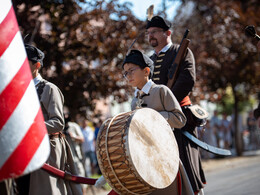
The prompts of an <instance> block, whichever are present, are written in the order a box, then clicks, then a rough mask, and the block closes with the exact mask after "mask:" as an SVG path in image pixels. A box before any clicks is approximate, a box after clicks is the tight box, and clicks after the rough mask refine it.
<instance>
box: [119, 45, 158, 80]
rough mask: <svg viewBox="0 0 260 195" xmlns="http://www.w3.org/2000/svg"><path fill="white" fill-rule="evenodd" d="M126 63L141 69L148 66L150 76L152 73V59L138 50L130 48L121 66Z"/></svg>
mask: <svg viewBox="0 0 260 195" xmlns="http://www.w3.org/2000/svg"><path fill="white" fill-rule="evenodd" d="M126 63H132V64H135V65H138V66H139V67H140V68H142V69H144V68H145V67H148V68H150V76H152V75H153V69H154V67H153V61H152V60H151V59H150V58H149V57H148V56H147V55H145V54H143V53H142V52H141V51H139V50H136V49H132V50H131V51H130V52H129V54H128V55H127V56H126V57H125V60H124V62H123V65H122V67H124V65H125V64H126Z"/></svg>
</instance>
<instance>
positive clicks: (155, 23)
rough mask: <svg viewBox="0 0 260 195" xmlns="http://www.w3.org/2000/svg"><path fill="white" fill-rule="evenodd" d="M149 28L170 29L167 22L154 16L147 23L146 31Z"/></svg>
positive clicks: (169, 24)
mask: <svg viewBox="0 0 260 195" xmlns="http://www.w3.org/2000/svg"><path fill="white" fill-rule="evenodd" d="M150 27H158V28H162V29H163V30H169V29H170V28H171V23H170V22H169V21H167V20H164V19H163V18H162V17H161V16H154V17H153V18H152V19H151V20H148V21H147V24H146V29H148V28H150Z"/></svg>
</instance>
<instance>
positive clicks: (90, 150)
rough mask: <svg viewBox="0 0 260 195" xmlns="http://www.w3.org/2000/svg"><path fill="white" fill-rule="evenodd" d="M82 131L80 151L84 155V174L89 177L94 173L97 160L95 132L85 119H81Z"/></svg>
mask: <svg viewBox="0 0 260 195" xmlns="http://www.w3.org/2000/svg"><path fill="white" fill-rule="evenodd" d="M82 133H83V136H84V142H83V144H82V151H83V153H84V157H85V160H84V162H85V163H84V164H85V166H86V168H85V169H86V176H87V177H89V176H91V175H93V174H94V173H95V167H96V164H97V161H96V152H95V151H96V150H95V134H94V130H92V128H91V127H90V126H89V121H88V120H87V119H86V120H84V121H83V125H82ZM86 164H89V165H86Z"/></svg>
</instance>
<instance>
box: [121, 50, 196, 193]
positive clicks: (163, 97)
mask: <svg viewBox="0 0 260 195" xmlns="http://www.w3.org/2000/svg"><path fill="white" fill-rule="evenodd" d="M122 68H123V69H124V77H125V78H126V79H127V80H128V82H129V84H130V85H131V86H132V87H136V90H135V97H134V98H133V100H132V103H131V109H132V110H134V109H136V108H138V107H148V108H152V109H154V110H156V111H158V112H159V113H160V114H161V115H162V116H163V117H164V118H165V119H166V120H167V121H168V123H169V124H170V126H171V128H178V129H180V128H182V127H183V126H184V125H185V123H186V117H185V115H184V114H183V112H182V110H181V107H180V105H179V103H178V101H177V99H176V98H175V96H174V95H173V93H172V92H171V90H170V89H169V88H168V87H167V86H165V85H157V84H155V83H154V82H153V81H152V80H150V78H151V76H152V74H153V61H152V60H151V59H150V58H149V57H148V56H146V55H145V54H143V53H142V52H140V51H139V50H131V51H130V53H129V54H128V55H127V56H126V58H125V60H124V62H123V66H122ZM152 194H153V195H157V194H158V195H163V194H171V195H172V194H193V191H192V187H191V184H190V182H189V179H188V177H187V174H186V171H185V169H184V167H183V165H182V163H181V161H180V167H179V173H178V175H177V177H176V179H175V180H174V182H173V183H172V184H171V185H170V186H169V187H167V188H165V189H160V190H156V191H154V192H153V193H152Z"/></svg>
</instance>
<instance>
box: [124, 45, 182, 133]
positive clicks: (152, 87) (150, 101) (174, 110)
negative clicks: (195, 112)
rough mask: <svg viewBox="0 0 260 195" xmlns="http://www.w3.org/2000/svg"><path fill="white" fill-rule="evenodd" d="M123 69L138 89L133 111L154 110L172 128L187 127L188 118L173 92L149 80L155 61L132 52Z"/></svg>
mask: <svg viewBox="0 0 260 195" xmlns="http://www.w3.org/2000/svg"><path fill="white" fill-rule="evenodd" d="M123 69H124V77H125V78H126V79H127V80H128V82H129V84H130V85H131V86H132V87H136V90H135V97H134V99H133V100H132V103H131V109H132V110H134V109H135V108H136V107H148V108H152V109H154V110H156V111H158V112H159V113H160V114H161V115H162V116H163V117H164V118H165V119H166V120H167V121H168V123H169V124H170V126H171V128H181V127H183V126H184V125H185V123H186V117H185V115H184V114H183V112H182V110H181V107H180V105H179V103H178V101H177V99H176V98H175V96H174V95H173V93H172V92H171V90H170V89H169V88H168V87H166V86H165V85H157V84H155V83H154V82H153V81H152V80H150V79H149V78H150V77H151V76H152V74H153V61H152V60H151V59H150V58H149V57H148V56H146V55H145V54H143V53H142V52H140V51H139V50H131V51H130V53H129V54H128V55H127V56H126V58H125V60H124V62H123Z"/></svg>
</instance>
